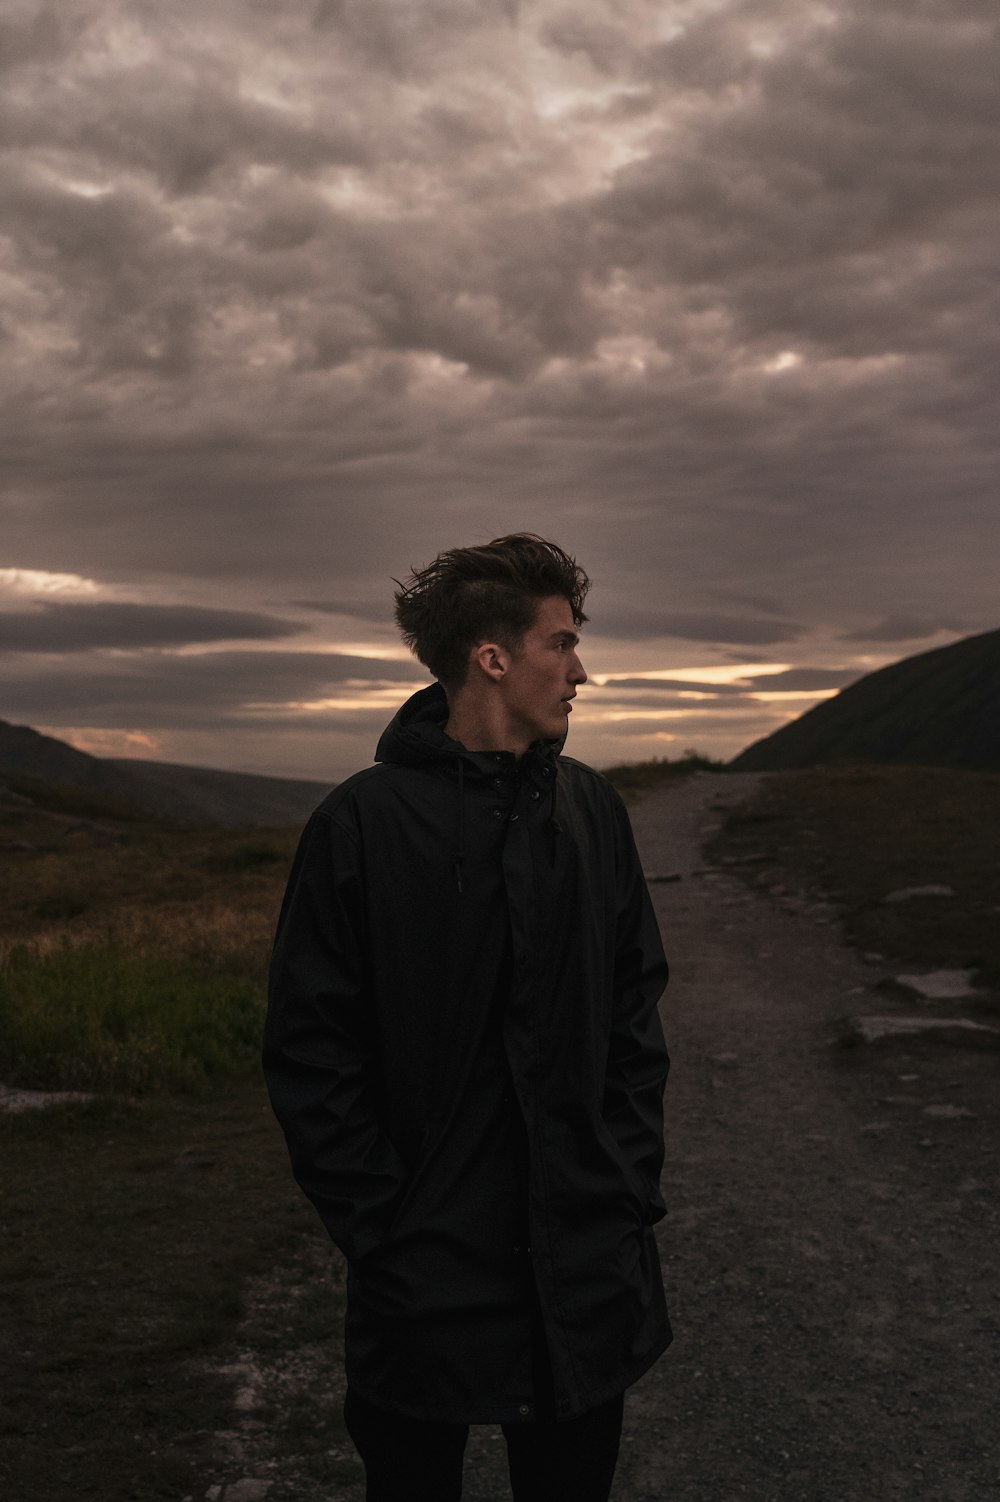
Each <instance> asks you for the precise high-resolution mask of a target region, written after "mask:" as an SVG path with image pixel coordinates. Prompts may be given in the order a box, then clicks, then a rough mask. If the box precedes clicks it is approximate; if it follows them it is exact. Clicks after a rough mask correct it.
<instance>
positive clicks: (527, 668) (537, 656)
mask: <svg viewBox="0 0 1000 1502" xmlns="http://www.w3.org/2000/svg"><path fill="white" fill-rule="evenodd" d="M579 640H580V638H579V636H578V635H577V630H576V625H575V624H574V621H573V612H572V610H571V609H570V605H569V601H568V600H566V599H564V598H563V596H562V595H552V596H549V597H548V598H547V599H544V600H542V601H541V602H540V603H539V606H538V614H537V615H536V616H535V623H534V625H533V626H532V627H531V628H530V629H529V630H528V631H527V632H526V633H525V636H524V640H523V641H522V643H521V646H520V648H519V649H518V651H517V652H515V654H514V656H513V660H512V661H511V664H510V666H509V668H508V669H507V673H506V675H505V677H504V680H503V690H504V706H505V708H506V710H507V714H508V717H509V723H510V726H511V729H512V730H513V731H514V732H515V733H516V735H517V737H518V738H519V739H523V741H524V743H525V744H526V745H530V743H531V742H532V741H536V740H556V739H561V737H562V736H564V735H565V734H566V725H567V721H568V719H569V715H570V712H571V705H570V702H569V701H570V699H572V698H573V697H574V696H575V694H576V690H577V687H578V685H579V684H581V683H586V681H587V675H586V673H585V672H584V671H583V665H582V663H581V662H580V659H579V657H578V656H577V654H576V649H577V645H578V643H579Z"/></svg>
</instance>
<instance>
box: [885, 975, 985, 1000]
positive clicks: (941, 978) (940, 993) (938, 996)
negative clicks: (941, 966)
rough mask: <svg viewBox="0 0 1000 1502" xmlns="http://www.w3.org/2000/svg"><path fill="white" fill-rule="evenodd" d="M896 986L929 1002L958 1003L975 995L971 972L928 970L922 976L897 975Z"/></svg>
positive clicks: (894, 979) (894, 981)
mask: <svg viewBox="0 0 1000 1502" xmlns="http://www.w3.org/2000/svg"><path fill="white" fill-rule="evenodd" d="M892 983H893V984H894V985H896V986H900V987H905V989H906V990H907V991H912V992H915V993H916V995H917V996H924V997H926V998H927V1000H928V1001H957V1000H961V999H962V998H963V997H966V996H972V995H974V994H975V990H976V988H975V986H974V985H973V984H972V971H971V970H927V971H924V973H923V974H922V975H895V976H893V982H892Z"/></svg>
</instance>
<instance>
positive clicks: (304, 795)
mask: <svg viewBox="0 0 1000 1502" xmlns="http://www.w3.org/2000/svg"><path fill="white" fill-rule="evenodd" d="M4 772H8V773H12V774H21V775H23V776H26V777H33V778H36V779H37V780H38V781H40V782H44V783H48V784H50V785H51V786H53V787H58V788H68V789H78V790H80V791H83V792H88V793H96V794H99V795H100V796H101V797H107V798H112V799H115V800H118V801H119V802H121V803H124V804H128V805H129V806H130V807H132V808H133V809H136V810H138V811H141V812H142V813H146V814H151V815H153V816H154V817H156V818H165V819H173V820H176V821H178V822H179V823H182V824H219V825H226V826H230V827H233V826H237V825H241V824H246V825H268V824H271V825H277V824H296V823H302V822H304V821H305V819H307V818H308V816H309V814H310V813H311V812H312V810H313V809H314V808H315V807H316V805H317V803H319V802H320V800H321V799H322V798H324V797H325V796H326V794H327V793H328V792H329V790H330V784H329V783H324V782H309V781H305V780H299V779H296V778H290V777H265V776H263V775H258V774H256V773H252V772H222V771H217V770H215V769H214V768H210V767H188V766H182V765H179V764H175V763H171V762H155V761H131V760H128V759H126V758H123V757H111V758H106V757H101V756H91V755H90V754H89V753H88V752H86V751H78V750H77V749H76V747H75V746H70V745H68V744H67V743H66V742H65V741H60V740H58V739H56V737H55V736H51V735H42V734H41V733H40V732H39V731H37V730H32V729H31V727H30V726H28V725H11V724H8V723H7V721H6V720H0V777H2V776H3V773H4Z"/></svg>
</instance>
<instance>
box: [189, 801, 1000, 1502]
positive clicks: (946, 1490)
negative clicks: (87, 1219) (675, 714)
mask: <svg viewBox="0 0 1000 1502" xmlns="http://www.w3.org/2000/svg"><path fill="white" fill-rule="evenodd" d="M757 782H758V778H757V777H756V776H755V775H753V774H744V775H739V776H737V775H729V776H726V777H720V776H717V775H711V774H703V775H699V776H696V777H693V778H690V779H687V780H685V781H684V782H683V783H678V784H677V785H675V786H672V787H668V788H666V789H665V790H663V791H662V792H658V793H655V794H652V795H649V796H648V797H646V798H645V799H644V800H642V801H641V802H640V803H638V804H637V805H636V806H635V807H634V809H633V810H632V818H633V825H634V827H635V831H636V837H637V840H638V842H639V846H640V850H641V853H642V857H643V863H644V865H645V868H646V872H647V875H648V876H649V877H650V878H651V881H652V885H651V890H652V892H653V895H654V899H655V902H656V906H657V911H658V915H659V918H660V923H661V927H662V929H663V934H664V941H665V945H666V948H667V953H668V955H669V957H670V959H671V964H672V978H671V983H670V986H669V988H668V991H667V994H666V997H665V1000H664V1019H665V1024H666V1030H667V1036H668V1042H669V1044H670V1048H671V1054H672V1058H673V1072H672V1075H671V1082H670V1088H669V1090H668V1127H667V1164H666V1169H665V1173H664V1187H665V1193H666V1197H667V1201H668V1204H669V1206H670V1215H669V1217H668V1219H667V1220H666V1221H664V1222H663V1223H662V1224H661V1226H660V1227H659V1228H658V1230H659V1233H660V1244H661V1248H662V1254H663V1260H664V1266H665V1269H666V1275H667V1280H668V1292H669V1297H670V1303H671V1310H672V1314H673V1318H674V1325H675V1333H676V1338H675V1342H674V1345H673V1347H672V1348H671V1350H670V1351H669V1352H668V1353H667V1355H666V1356H665V1357H664V1358H663V1359H662V1360H661V1361H660V1362H659V1363H658V1365H657V1366H656V1367H655V1368H654V1370H653V1371H652V1372H651V1373H649V1374H648V1375H647V1376H646V1377H645V1378H644V1379H643V1380H642V1381H641V1382H640V1383H638V1384H637V1385H636V1387H635V1388H633V1389H632V1390H631V1392H630V1393H629V1395H628V1399H627V1404H626V1422H625V1435H624V1443H623V1450H622V1458H621V1462H620V1466H619V1472H618V1477H617V1480H616V1485H615V1491H614V1502H654V1499H655V1502H661V1499H663V1502H743V1499H753V1502H883V1499H899V1498H911V1497H912V1498H920V1499H942V1502H994V1499H997V1498H1000V1445H998V1435H1000V1419H998V1416H997V1414H998V1380H997V1379H998V1376H1000V1339H998V1332H1000V1282H998V1278H997V1274H996V1268H995V1263H996V1256H997V1245H998V1232H1000V1215H998V1196H997V1187H998V1157H997V1146H998V1138H1000V1118H998V1102H997V1095H998V1092H997V1073H998V1061H997V1058H996V1056H990V1055H982V1054H968V1053H965V1052H961V1053H960V1052H958V1051H956V1050H952V1049H948V1048H942V1047H936V1048H935V1047H933V1046H930V1045H927V1044H923V1045H912V1044H910V1045H903V1047H897V1048H894V1049H890V1050H888V1051H885V1050H879V1049H866V1048H858V1049H855V1050H844V1049H842V1048H839V1047H838V1046H837V1044H836V1042H835V1039H836V1037H837V1035H838V1026H837V1024H838V1020H839V1019H840V1018H842V1017H843V1016H844V1015H845V1014H846V1013H850V1012H856V1011H865V1010H867V1011H884V1010H885V1009H886V1003H885V1000H884V997H880V996H879V993H877V992H876V991H875V990H874V989H873V988H874V985H875V983H876V981H877V980H878V979H879V977H880V975H881V974H882V972H881V971H878V970H875V969H873V967H872V966H871V965H870V964H865V963H864V961H863V960H862V959H861V958H860V957H859V956H858V955H856V954H855V953H854V952H853V951H851V950H850V949H848V948H847V947H846V945H845V944H844V942H843V939H842V937H841V934H840V930H839V928H838V926H837V923H836V917H835V914H834V913H833V912H832V910H831V909H829V908H828V907H827V906H826V905H825V904H823V903H822V902H818V901H816V900H814V899H812V898H810V897H809V895H808V894H796V893H794V892H792V893H790V892H788V891H787V890H784V891H783V890H782V888H781V883H780V882H778V883H777V884H776V883H775V882H774V881H772V883H771V887H772V893H771V895H768V894H765V893H763V892H760V891H756V890H754V889H752V888H751V887H750V886H749V885H748V884H747V883H746V881H744V880H742V879H741V878H740V876H739V875H738V874H737V872H736V869H735V868H730V867H725V866H724V867H720V868H713V867H711V866H710V865H709V864H708V863H707V861H706V857H705V855H704V853H703V847H704V843H705V840H706V839H707V838H708V837H710V836H711V834H712V833H713V832H714V831H715V829H716V828H717V827H718V825H719V823H720V821H721V819H722V818H723V817H724V813H725V810H726V808H729V807H732V806H734V805H735V804H738V803H739V802H740V801H742V800H744V799H746V798H748V797H750V796H751V795H752V793H753V790H754V788H755V786H756V785H757ZM678 877H679V878H680V880H676V879H669V878H678ZM664 878H668V879H664ZM274 1291H275V1290H274V1288H273V1287H272V1294H273V1293H274ZM317 1360H318V1362H319V1365H320V1366H322V1368H323V1370H322V1372H318V1371H313V1372H312V1374H311V1377H310V1373H308V1372H303V1373H299V1375H298V1377H297V1379H296V1380H295V1381H294V1382H292V1383H291V1386H290V1387H288V1386H287V1383H286V1389H287V1391H286V1402H287V1401H294V1391H295V1390H296V1389H297V1390H298V1391H299V1392H300V1393H304V1392H305V1391H306V1390H308V1389H309V1388H311V1390H312V1392H313V1394H315V1392H316V1391H317V1390H318V1391H321V1392H325V1393H326V1394H328V1395H329V1398H330V1400H332V1401H333V1402H336V1400H337V1398H336V1385H337V1377H336V1376H335V1375H334V1366H333V1352H332V1351H331V1350H330V1348H329V1346H327V1347H326V1348H325V1350H324V1351H323V1353H322V1357H321V1358H320V1357H317ZM307 1364H308V1363H307ZM259 1375H260V1380H261V1381H262V1382H263V1384H264V1387H265V1389H267V1388H269V1387H270V1388H271V1391H272V1396H273V1390H274V1382H273V1380H270V1376H269V1373H268V1372H267V1371H264V1372H263V1373H262V1374H259ZM270 1375H273V1374H270ZM244 1437H247V1436H246V1434H245V1431H244ZM261 1439H262V1436H261V1435H260V1434H259V1433H258V1436H257V1440H256V1443H254V1444H251V1445H250V1446H249V1453H247V1454H246V1457H245V1458H246V1460H248V1461H250V1462H251V1466H252V1465H253V1459H252V1457H253V1455H254V1453H255V1454H256V1457H257V1458H258V1459H261V1458H263V1457H262V1456H261ZM328 1454H329V1455H330V1457H331V1471H332V1472H333V1474H334V1475H335V1474H336V1473H337V1469H339V1477H338V1479H337V1480H334V1479H333V1475H331V1474H330V1473H327V1483H326V1484H325V1485H322V1486H320V1487H319V1488H318V1489H316V1488H315V1487H314V1486H311V1485H305V1484H304V1483H303V1481H302V1480H301V1479H300V1480H299V1482H298V1483H296V1481H295V1479H294V1477H293V1476H292V1475H291V1474H290V1470H291V1469H292V1468H290V1467H289V1465H288V1460H287V1459H285V1460H284V1461H283V1460H281V1459H276V1458H275V1457H274V1455H273V1451H272V1452H271V1454H270V1455H269V1456H268V1458H267V1462H266V1466H265V1467H264V1468H262V1467H260V1466H259V1465H258V1466H255V1467H253V1474H256V1475H257V1476H260V1475H261V1474H264V1475H267V1476H268V1477H269V1478H270V1485H269V1486H267V1488H266V1490H267V1494H268V1497H269V1502H283V1499H284V1498H285V1497H289V1498H292V1497H294V1498H295V1502H358V1499H360V1497H361V1496H362V1488H361V1486H360V1485H359V1483H358V1480H357V1479H355V1477H356V1476H357V1473H356V1471H354V1469H353V1457H352V1456H350V1455H349V1454H345V1453H344V1452H343V1451H338V1450H337V1449H331V1450H330V1451H329V1452H328ZM337 1461H339V1462H340V1465H339V1468H338V1467H337V1464H336V1463H337ZM251 1466H246V1467H245V1468H244V1469H243V1471H242V1474H243V1475H244V1476H246V1475H247V1472H248V1470H250V1468H251ZM236 1474H239V1472H237V1473H236ZM230 1475H231V1476H232V1475H233V1472H230ZM215 1495H216V1497H220V1496H221V1498H222V1502H226V1499H227V1498H229V1499H230V1502H236V1499H237V1498H238V1496H239V1493H238V1492H237V1491H236V1490H234V1489H233V1484H232V1482H231V1484H230V1485H229V1486H225V1487H223V1488H220V1490H219V1491H217V1492H216V1493H215ZM466 1496H467V1499H468V1502H502V1499H504V1498H507V1497H508V1496H509V1491H508V1488H507V1483H506V1471H505V1466H504V1462H503V1444H502V1441H501V1440H500V1437H499V1433H498V1432H497V1431H494V1430H492V1429H489V1428H477V1429H474V1430H473V1434H472V1438H471V1440H470V1445H469V1451H468V1465H467V1484H466ZM553 1502H572V1498H566V1499H553Z"/></svg>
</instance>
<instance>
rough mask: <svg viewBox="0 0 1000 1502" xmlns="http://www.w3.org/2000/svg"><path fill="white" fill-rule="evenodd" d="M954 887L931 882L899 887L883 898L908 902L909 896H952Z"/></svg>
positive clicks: (888, 900)
mask: <svg viewBox="0 0 1000 1502" xmlns="http://www.w3.org/2000/svg"><path fill="white" fill-rule="evenodd" d="M954 895H955V889H954V887H946V886H944V885H943V884H941V883H936V882H931V883H930V884H929V885H928V886H926V887H900V888H899V890H898V891H896V892H890V893H889V895H888V896H887V897H886V898H885V899H884V901H886V902H909V900H910V898H911V897H954Z"/></svg>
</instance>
